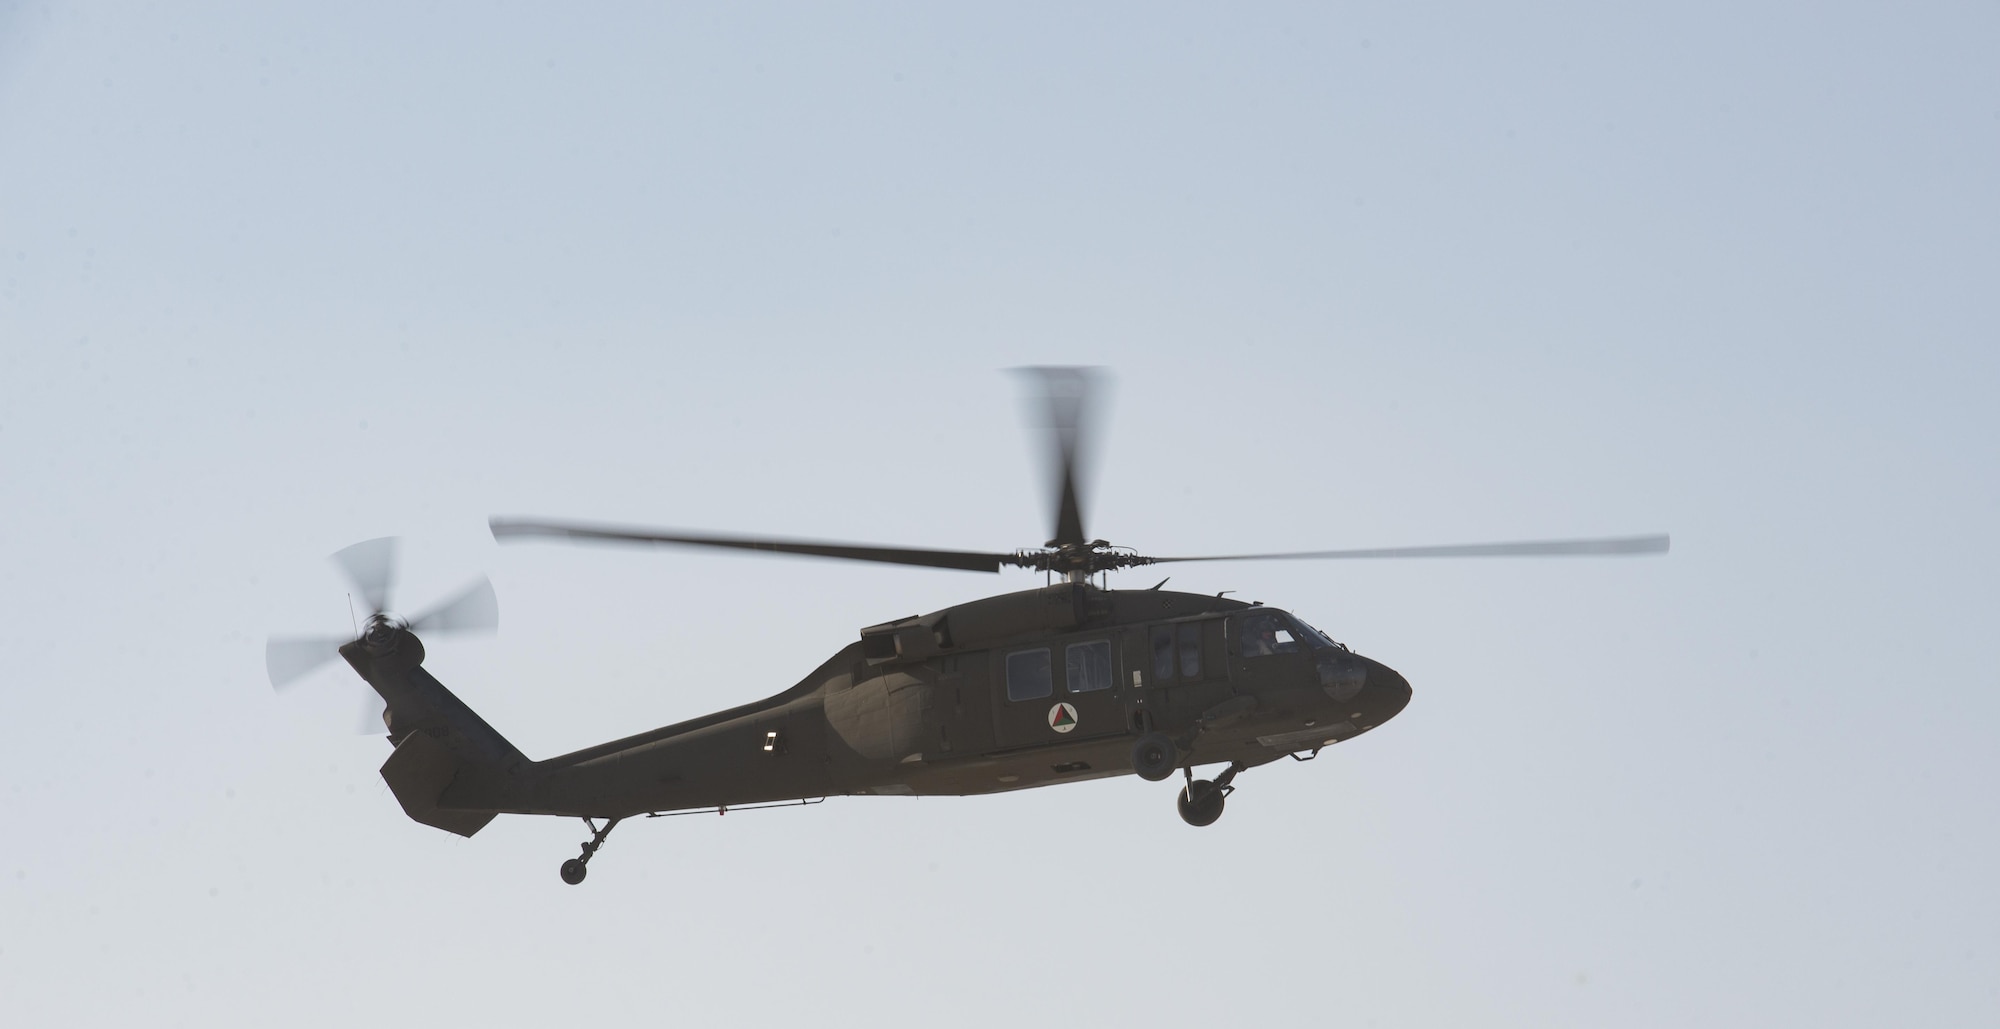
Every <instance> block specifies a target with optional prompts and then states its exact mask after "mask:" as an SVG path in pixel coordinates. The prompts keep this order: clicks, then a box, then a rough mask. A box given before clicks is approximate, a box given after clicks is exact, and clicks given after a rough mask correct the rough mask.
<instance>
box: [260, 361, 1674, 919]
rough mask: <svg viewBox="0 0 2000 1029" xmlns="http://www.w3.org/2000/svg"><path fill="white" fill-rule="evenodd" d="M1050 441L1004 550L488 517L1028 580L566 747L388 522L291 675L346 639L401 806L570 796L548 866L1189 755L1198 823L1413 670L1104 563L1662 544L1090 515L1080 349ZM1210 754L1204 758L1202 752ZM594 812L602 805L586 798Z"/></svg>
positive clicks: (470, 600) (487, 818)
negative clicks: (1040, 499)
mask: <svg viewBox="0 0 2000 1029" xmlns="http://www.w3.org/2000/svg"><path fill="white" fill-rule="evenodd" d="M1022 371H1023V372H1025V373H1026V374H1027V376H1028V377H1029V378H1030V380H1031V381H1032V382H1033V383H1034V384H1035V386H1037V387H1038V388H1039V401H1040V406H1041V409H1042V410H1043V412H1044V413H1045V415H1046V427H1047V428H1048V429H1049V430H1050V435H1051V438H1052V441H1053V447H1052V449H1051V450H1050V451H1049V452H1048V453H1049V463H1050V465H1051V468H1052V470H1053V471H1054V473H1055V474H1054V485H1055V488H1054V490H1053V493H1054V495H1055V498H1056V504H1055V517H1054V534H1053V536H1052V537H1051V538H1050V539H1049V540H1048V542H1047V543H1045V544H1044V545H1043V546H1041V547H1036V548H1029V549H1022V550H1016V551H1011V552H985V551H958V550H930V549H918V548H911V547H902V546H890V545H876V544H859V543H843V542H831V541H816V540H807V539H780V538H764V537H751V536H740V535H727V534H717V533H695V532H684V531H679V530H658V529H648V528H635V527H626V526H614V525H604V524H593V523H581V522H568V521H551V520H544V519H533V518H516V517H494V518H492V519H490V520H489V527H490V528H491V531H492V533H493V536H494V538H495V539H496V540H498V541H501V542H510V541H524V540H535V539H543V540H549V539H553V540H567V541H575V542H586V543H609V544H624V545H642V546H655V545H665V546H678V547H705V548H722V549H733V550H747V551H755V552H762V553H768V554H782V555H792V556H801V557H818V558H834V559H843V560H849V561H866V562H877V563H888V564H900V565H914V566H918V567H926V568H944V569H957V570H963V571H978V572H988V573H997V572H999V571H1001V570H1002V569H1003V568H1007V567H1012V568H1021V569H1028V570H1032V571H1039V572H1042V573H1043V575H1044V584H1043V585H1042V586H1040V587H1038V588H1034V589H1028V590H1022V591H1017V592H1012V593H1005V594H1001V595H998V596H991V597H986V598H983V599H977V600H972V601H969V602H966V603H962V604H956V605H953V606H951V607H947V608H944V609H942V610H939V611H933V612H931V613H929V614H924V615H912V616H910V617H906V618H899V619H896V620H893V621H887V622H882V623H879V624H876V625H870V626H867V627H866V628H863V629H861V630H860V632H859V638H858V639H856V640H854V641H852V642H850V643H848V644H847V645H846V646H844V647H842V648H841V649H840V650H839V651H838V652H836V653H834V654H833V655H832V656H831V657H829V658H827V659H826V661H825V662H823V663H822V664H821V665H820V666H819V667H817V668H815V669H813V670H812V671H811V672H810V673H808V674H807V675H806V676H805V677H804V678H802V679H800V680H798V682H797V683H796V684H795V685H793V686H792V687H791V688H789V689H786V690H784V691H782V692H779V693H777V694H775V695H772V696H770V697H767V698H765V699H763V700H758V701H755V702H752V703H747V704H743V705H740V706H737V707H732V708H729V709H727V710H723V711H717V712H715V713H713V714H709V715H704V716H702V717H699V718H694V719H690V720H687V721H683V722H679V723H676V724H673V725H668V726H665V727H662V728H658V729H654V730H651V731H649V732H643V733H639V734H638V735H634V736H628V737H626V738H624V739H619V740H613V741H611V742H608V743H603V744H599V745H597V746H594V747H588V748H585V749H583V750H579V751H576V752H574V753H570V754H564V755H561V756H559V757H552V758H547V759H544V760H540V761H536V760H531V759H529V758H528V757H527V756H526V755H524V754H522V753H521V751H520V750H518V749H516V748H515V747H514V745H513V744H511V743H509V742H508V741H507V740H506V738H505V737H503V736H502V735H501V734H500V733H499V732H498V731H496V730H495V729H494V728H493V727H492V726H491V725H489V724H487V722H486V721H485V720H484V719H482V718H481V717H480V716H479V715H477V714H476V713H474V712H473V710H472V709H471V708H470V707H468V706H467V705H466V704H465V703H464V702H463V701H461V700H460V699H459V698H458V697H457V695H455V694H454V693H452V692H451V691H450V690H448V689H446V688H445V686H444V685H443V684H442V683H440V682H439V681H438V680H437V679H436V678H434V677H433V676H432V675H431V674H430V673H429V672H428V671H426V670H425V668H424V658H425V648H424V643H423V641H422V640H421V639H420V638H419V634H420V633H421V634H424V635H435V634H437V633H443V632H453V631H464V630H472V629H492V628H496V627H497V625H498V604H497V600H496V597H495V594H494V591H493V588H492V585H491V584H490V583H489V582H487V581H485V580H483V579H482V580H480V581H479V582H476V583H474V584H473V585H472V586H470V587H468V588H466V589H465V590H463V591H462V592H460V593H459V594H457V595H455V596H454V597H452V598H451V599H449V600H447V601H445V602H443V603H442V604H440V605H438V606H437V607H435V608H433V609H431V610H430V611H428V612H426V613H423V614H419V615H417V616H415V617H412V618H409V619H404V618H401V617H399V616H397V615H395V614H393V613H392V612H391V610H390V607H389V595H390V588H391V585H392V583H393V580H394V566H395V548H396V543H395V540H394V539H393V538H384V539H377V540H369V541H366V542H364V543H358V544H355V545H353V546H350V547H348V548H346V549H344V550H342V551H340V552H339V553H337V554H335V555H334V561H335V563H336V564H338V565H339V566H340V567H341V569H342V570H343V571H344V572H345V573H346V574H347V576H348V578H349V579H351V580H352V581H353V582H354V584H355V587H356V590H357V592H358V593H359V594H360V595H361V597H362V598H363V600H364V601H366V602H367V603H368V605H369V607H370V608H371V611H372V613H371V614H370V615H369V617H368V619H367V621H366V623H365V625H363V626H362V627H361V628H360V631H359V633H358V634H357V635H355V636H354V637H353V638H351V639H350V638H347V637H308V638H277V637H274V638H272V639H271V640H270V641H269V642H268V643H267V645H266V666H267V671H268V673H269V675H270V678H271V682H272V685H273V686H274V687H280V688H282V687H284V686H286V685H288V684H290V683H292V682H294V681H297V680H298V679H299V678H301V677H302V676H304V675H305V674H306V673H308V672H310V671H311V670H312V669H314V668H316V667H318V666H320V665H321V664H324V663H328V662H330V661H331V660H332V659H333V658H334V657H335V656H338V657H340V658H342V659H345V661H346V662H347V664H348V665H349V666H350V667H351V668H353V670H354V672H355V673H356V674H357V675H359V676H360V677H361V678H362V679H363V680H364V681H365V682H366V683H367V684H368V685H369V686H371V687H372V688H373V689H374V691H375V693H376V694H377V695H379V697H380V700H381V704H382V711H381V714H380V718H381V723H382V725H383V726H384V727H385V728H386V730H387V736H388V740H389V743H390V744H391V745H392V746H393V747H394V750H393V751H392V752H391V753H390V755H389V758H388V760H387V761H386V762H385V763H384V764H383V765H382V769H381V774H382V778H383V780H384V781H385V782H387V784H388V786H389V789H390V791H391V792H392V793H393V794H394V795H395V797H396V799H397V801H398V802H399V803H400V804H401V805H402V807H403V810H404V812H405V813H406V814H408V815H409V817H410V818H412V819H414V820H415V821H417V822H419V823H422V824H424V825H429V826H433V827H436V828H439V829H443V830H446V831H448V832H452V833H457V834H458V835H461V836H468V837H469V836H472V835H473V834H475V833H477V832H478V831H479V830H480V829H482V828H484V827H485V826H486V824H487V823H489V822H491V821H492V820H493V819H494V818H496V817H497V816H499V815H502V814H532V815H555V816H566V817H573V818H580V819H582V820H583V822H584V826H585V829H586V830H587V831H588V833H589V838H588V839H587V840H586V841H585V842H584V843H583V844H582V849H581V852H580V853H579V854H578V856H576V857H573V858H570V859H568V860H566V861H564V862H563V863H562V865H561V868H560V874H561V878H562V880H563V881H564V882H565V883H568V884H570V885H577V884H580V883H582V882H583V881H584V878H585V876H586V874H587V872H588V869H589V863H590V860H591V858H592V857H593V856H594V855H595V854H596V853H597V852H598V850H599V848H601V847H602V846H603V845H604V843H605V840H606V838H607V837H608V836H609V835H610V834H611V831H612V830H613V829H614V828H615V827H617V826H618V825H619V824H620V823H621V822H623V821H625V820H627V819H631V818H636V817H641V816H645V817H661V816H665V815H672V814H688V813H695V812H704V811H713V812H722V813H726V812H728V811H729V810H731V809H748V808H757V807H769V806H788V805H797V804H812V803H818V802H819V801H822V800H824V799H826V798H827V797H830V796H836V795H875V796H940V795H950V796H969V795H974V794H987V793H998V792H1003V791H1010V790H1022V789H1032V788H1036V787H1043V786H1056V785H1061V784H1064V783H1072V782H1082V781H1086V780H1092V779H1101V778H1105V777H1109V776H1119V775H1127V774H1134V775H1138V776H1139V777H1141V778H1143V779H1146V780H1149V781H1153V782H1160V781H1164V780H1167V779H1169V778H1172V777H1173V776H1174V775H1175V774H1176V773H1177V772H1178V773H1179V774H1180V775H1181V777H1182V783H1181V785H1180V786H1179V787H1178V788H1177V789H1176V799H1175V804H1176V808H1177V810H1178V812H1179V814H1180V817H1181V818H1182V819H1183V820H1184V821H1186V822H1187V824H1189V825H1191V826H1208V825H1212V824H1214V823H1215V822H1216V821H1217V820H1218V819H1220V818H1221V817H1222V813H1223V808H1224V806H1225V800H1226V798H1227V797H1228V796H1229V795H1230V794H1231V793H1233V792H1234V791H1235V789H1236V778H1237V776H1239V775H1240V774H1242V773H1243V772H1245V771H1248V770H1250V769H1252V768H1257V767H1260V766H1263V765H1267V764H1270V763H1272V762H1275V761H1279V760H1281V759H1285V758H1290V759H1293V760H1295V761H1310V760H1312V759H1313V758H1315V757H1317V756H1318V755H1319V753H1320V751H1321V750H1323V749H1324V748H1326V747H1330V746H1333V745H1335V744H1338V743H1343V742H1345V741H1348V740H1351V739H1354V738H1356V737H1358V736H1361V735H1363V734H1365V733H1368V732H1370V731H1373V730H1375V729H1377V728H1379V727H1381V726H1382V725H1383V724H1384V723H1386V722H1387V721H1389V720H1390V719H1391V718H1394V717H1395V716H1396V715H1397V714H1398V713H1399V712H1401V711H1402V710H1403V709H1404V708H1405V707H1406V706H1407V705H1408V704H1409V702H1410V697H1411V690H1410V684H1409V682H1408V680H1406V679H1405V678H1404V677H1403V676H1402V675H1401V674H1399V673H1398V672H1396V671H1395V669H1393V668H1390V667H1389V666H1388V665H1386V664H1383V663H1382V662H1380V661H1377V660H1374V659H1372V658H1368V657H1364V656H1362V655H1361V654H1358V653H1356V652H1355V651H1354V650H1352V649H1351V648H1350V647H1348V646H1347V645H1345V644H1343V643H1339V642H1336V641H1335V640H1334V639H1333V638H1332V637H1330V636H1328V635H1327V634H1326V633H1324V632H1322V631H1320V630H1319V629H1317V628H1315V627H1313V626H1311V625H1309V624H1307V623H1306V622H1304V621H1302V620H1301V619H1299V618H1297V617H1295V616H1293V615H1292V614H1291V613H1289V612H1287V611H1284V610H1280V609H1279V608H1276V607H1267V606H1265V605H1263V604H1261V603H1249V602H1244V601H1240V600H1234V599H1231V598H1229V597H1227V596H1225V595H1214V596H1210V595H1206V594H1194V593H1179V592H1172V591H1169V590H1166V589H1165V588H1164V587H1165V585H1166V580H1162V581H1161V582H1160V583H1159V584H1158V585H1156V586H1153V587H1151V588H1149V589H1113V588H1111V586H1110V582H1109V579H1110V576H1111V574H1113V573H1115V572H1120V571H1125V570H1128V569H1134V568H1142V567H1146V566H1150V565H1161V564H1170V563H1182V562H1196V561H1250V560H1327V559H1378V558H1435V557H1526V556H1617V555H1636V554H1658V553H1664V552H1666V550H1667V549H1668V545H1669V540H1668V537H1667V536H1665V535H1646V536H1627V537H1616V538H1599V539H1564V540H1546V541H1533V542H1510V543H1480V544H1457V545H1447V546H1415V547H1395V548H1381V549H1366V550H1326V551H1305V552H1291V553H1258V554H1229V555H1208V556H1196V557H1159V556H1149V555H1145V554H1141V553H1139V552H1138V551H1136V550H1133V549H1131V548H1128V547H1122V546H1114V545H1112V544H1111V543H1109V542H1107V541H1105V540H1103V539H1094V538H1092V537H1090V536H1089V535H1088V534H1087V533H1086V532H1085V531H1084V519H1083V512H1082V504H1081V501H1080V493H1081V491H1080V490H1079V488H1078V485H1079V481H1078V480H1079V476H1080V467H1079V460H1078V457H1079V453H1080V452H1081V451H1082V450H1083V447H1082V446H1081V444H1082V442H1083V437H1084V430H1085V426H1086V424H1087V415H1088V412H1089V411H1090V409H1091V406H1092V401H1091V398H1092V397H1093V395H1094V393H1095V390H1096V388H1097V383H1098V379H1099V376H1098V373H1097V372H1096V371H1095V370H1094V369H1087V368H1069V367H1050V368H1030V369H1023V370H1022ZM1214 766H1220V770H1219V771H1217V772H1215V773H1213V774H1212V775H1208V776H1207V777H1203V778H1197V777H1196V774H1195V769H1196V768H1197V767H1214ZM600 823H601V824H600Z"/></svg>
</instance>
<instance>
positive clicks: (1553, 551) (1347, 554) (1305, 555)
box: [1141, 536, 1668, 564]
mask: <svg viewBox="0 0 2000 1029" xmlns="http://www.w3.org/2000/svg"><path fill="white" fill-rule="evenodd" d="M1667 543H1668V540H1667V537H1666V536H1619V537H1615V538H1611V539H1587V540H1539V541H1534V542H1526V543H1454V544H1447V545H1444V546H1432V547H1380V548H1376V549H1372V550H1308V551H1299V552H1296V553H1289V554H1222V555H1216V556H1211V557H1153V558H1146V559H1145V560H1144V561H1142V562H1141V563H1142V564H1166V563H1167V562H1169V561H1280V560H1291V559H1295V558H1296V559H1301V560H1318V559H1323V558H1364V557H1613V556H1623V555H1630V554H1664V553H1666V552H1667Z"/></svg>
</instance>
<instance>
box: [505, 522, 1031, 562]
mask: <svg viewBox="0 0 2000 1029" xmlns="http://www.w3.org/2000/svg"><path fill="white" fill-rule="evenodd" d="M488 524H489V525H491V526H492V528H493V538H494V539H497V540H508V539H516V538H519V537H524V536H555V537H560V538H565V539H574V540H601V541H605V542H612V543H666V544H672V545H675V546H686V547H723V548H727V549H730V550H759V551H763V552H765V553H769V554H800V555H804V556H807V557H834V558H840V559H842V560H846V561H873V562H877V563H879V564H892V565H919V566H922V567H925V568H957V569H960V570H963V571H968V572H997V571H999V570H1000V565H1001V563H1002V562H1011V561H1012V560H1013V559H1014V555H1013V554H986V553H979V552H977V551H971V550H919V549H916V548H914V547H881V546H874V545H871V544H865V543H833V542H824V541H814V540H786V539H765V538H761V537H753V536H690V535H684V534H681V533H671V532H658V531H654V530H651V529H636V528H619V527H614V526H608V525H582V524H578V523H575V522H533V521H527V520H523V519H513V518H493V519H489V520H488Z"/></svg>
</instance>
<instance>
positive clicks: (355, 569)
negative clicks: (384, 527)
mask: <svg viewBox="0 0 2000 1029" xmlns="http://www.w3.org/2000/svg"><path fill="white" fill-rule="evenodd" d="M333 563H334V564H337V565H339V566H340V570H341V571H343V572H346V573H347V578H348V580H349V581H351V582H353V583H354V589H355V591H356V592H358V593H360V594H361V599H363V600H365V601H367V602H368V610H369V611H370V612H371V613H373V614H378V615H379V614H381V613H382V612H384V611H387V610H389V588H390V587H391V586H393V585H395V582H396V537H394V536H384V537H382V538H380V539H372V540H363V541H362V542H360V543H356V544H354V545H353V546H351V547H347V548H344V549H342V550H341V551H339V552H338V553H336V554H334V555H333Z"/></svg>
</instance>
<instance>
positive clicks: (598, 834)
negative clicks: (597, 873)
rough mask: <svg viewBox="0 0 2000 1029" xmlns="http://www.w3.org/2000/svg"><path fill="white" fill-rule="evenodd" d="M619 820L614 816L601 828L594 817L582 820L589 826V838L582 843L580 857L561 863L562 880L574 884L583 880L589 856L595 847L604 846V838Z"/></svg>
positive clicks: (588, 863)
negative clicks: (581, 854)
mask: <svg viewBox="0 0 2000 1029" xmlns="http://www.w3.org/2000/svg"><path fill="white" fill-rule="evenodd" d="M621 820H622V819H618V818H614V819H612V820H610V821H608V822H606V823H604V828H602V829H599V828H598V827H597V821H596V820H595V819H591V818H586V819H584V820H583V824H584V825H587V826H589V827H590V840H589V841H588V842H586V843H585V844H584V845H583V856H582V857H573V858H570V859H569V860H568V861H565V862H563V863H562V881H563V882H566V883H568V884H570V885H571V886H575V885H576V884H578V883H580V882H582V881H583V877H584V876H585V875H587V874H588V873H589V872H590V856H591V855H592V854H595V853H597V848H599V847H602V846H604V838H605V837H606V836H609V835H611V830H612V829H614V828H616V827H617V825H618V823H619V822H620V821H621Z"/></svg>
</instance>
